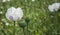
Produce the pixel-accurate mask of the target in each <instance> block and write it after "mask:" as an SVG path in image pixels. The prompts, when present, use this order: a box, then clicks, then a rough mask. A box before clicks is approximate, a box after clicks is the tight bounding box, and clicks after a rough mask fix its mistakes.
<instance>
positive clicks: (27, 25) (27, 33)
mask: <svg viewBox="0 0 60 35" xmlns="http://www.w3.org/2000/svg"><path fill="white" fill-rule="evenodd" d="M27 35H28V23H27Z"/></svg>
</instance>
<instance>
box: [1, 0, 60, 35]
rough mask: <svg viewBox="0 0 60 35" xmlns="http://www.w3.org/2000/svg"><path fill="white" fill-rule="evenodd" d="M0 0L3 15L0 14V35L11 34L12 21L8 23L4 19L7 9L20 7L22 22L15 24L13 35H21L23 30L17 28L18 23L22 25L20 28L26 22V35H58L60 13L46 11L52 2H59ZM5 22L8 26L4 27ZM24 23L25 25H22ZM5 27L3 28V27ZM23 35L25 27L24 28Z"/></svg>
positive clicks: (51, 0)
mask: <svg viewBox="0 0 60 35" xmlns="http://www.w3.org/2000/svg"><path fill="white" fill-rule="evenodd" d="M1 1H2V0H0V11H2V12H3V14H2V15H1V14H0V35H3V33H4V32H5V34H6V35H12V34H13V24H14V22H13V21H9V20H7V19H6V17H5V13H6V10H7V9H8V8H9V7H12V6H13V7H16V8H17V7H21V8H22V9H23V12H24V16H23V18H22V20H20V21H17V22H16V26H15V28H16V29H15V31H16V32H15V34H16V35H23V29H22V28H21V27H20V26H19V24H18V23H19V22H20V23H21V22H22V23H23V24H22V25H21V24H20V25H21V26H23V25H24V26H25V24H26V22H25V21H27V22H29V23H28V34H29V35H60V11H57V12H50V11H49V10H48V5H50V4H52V3H54V2H60V0H57V1H55V0H35V1H34V2H33V1H32V0H27V1H26V2H25V0H11V1H7V2H4V3H3V2H1ZM26 19H27V20H26ZM3 22H5V24H6V22H8V23H9V25H8V26H7V25H4V23H3ZM24 23H25V24H24ZM4 26H5V27H4ZM25 33H27V31H26V26H25Z"/></svg>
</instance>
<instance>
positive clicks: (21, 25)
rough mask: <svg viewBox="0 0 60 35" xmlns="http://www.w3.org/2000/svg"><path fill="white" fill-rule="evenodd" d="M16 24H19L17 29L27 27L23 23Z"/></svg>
mask: <svg viewBox="0 0 60 35" xmlns="http://www.w3.org/2000/svg"><path fill="white" fill-rule="evenodd" d="M18 24H19V27H21V28H24V27H26V25H27V24H26V23H25V22H19V23H18Z"/></svg>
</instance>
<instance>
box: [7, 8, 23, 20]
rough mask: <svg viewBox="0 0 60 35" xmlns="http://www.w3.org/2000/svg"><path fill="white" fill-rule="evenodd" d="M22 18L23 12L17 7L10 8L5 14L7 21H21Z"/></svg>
mask: <svg viewBox="0 0 60 35" xmlns="http://www.w3.org/2000/svg"><path fill="white" fill-rule="evenodd" d="M22 17H23V11H22V9H21V8H19V7H18V8H14V7H11V8H9V9H8V10H7V12H6V18H7V19H8V20H13V21H16V20H21V18H22Z"/></svg>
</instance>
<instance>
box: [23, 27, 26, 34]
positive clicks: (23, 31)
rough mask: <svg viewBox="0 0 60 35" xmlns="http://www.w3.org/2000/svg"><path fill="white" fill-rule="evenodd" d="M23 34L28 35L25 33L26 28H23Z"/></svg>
mask: <svg viewBox="0 0 60 35" xmlns="http://www.w3.org/2000/svg"><path fill="white" fill-rule="evenodd" d="M23 33H24V35H26V33H25V27H24V28H23Z"/></svg>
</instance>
